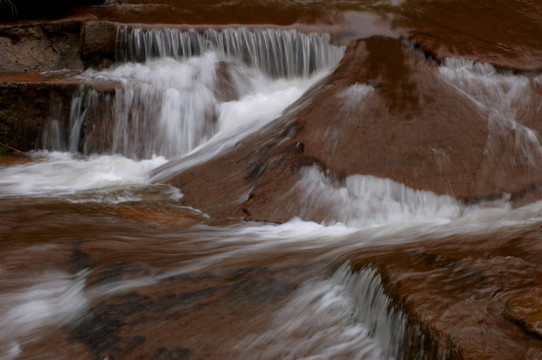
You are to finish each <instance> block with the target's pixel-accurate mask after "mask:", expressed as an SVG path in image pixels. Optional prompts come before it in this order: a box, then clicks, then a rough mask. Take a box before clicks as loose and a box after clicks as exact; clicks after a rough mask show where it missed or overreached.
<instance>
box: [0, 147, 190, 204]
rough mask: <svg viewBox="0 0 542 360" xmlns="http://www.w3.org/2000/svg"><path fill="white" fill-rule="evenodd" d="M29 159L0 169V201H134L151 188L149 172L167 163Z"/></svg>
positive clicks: (66, 156) (54, 155) (49, 155)
mask: <svg viewBox="0 0 542 360" xmlns="http://www.w3.org/2000/svg"><path fill="white" fill-rule="evenodd" d="M32 157H33V158H34V160H35V162H30V163H27V164H21V165H16V166H10V167H4V168H1V167H0V198H2V197H3V198H6V197H16V196H28V197H61V198H64V199H66V200H72V201H105V202H122V201H130V200H137V199H138V197H137V195H135V193H136V192H137V191H140V190H143V189H145V187H147V186H149V185H150V181H149V172H150V171H152V170H153V169H155V168H157V167H159V166H161V165H163V164H165V163H166V162H167V161H166V160H165V159H164V158H163V157H155V158H153V159H149V160H141V161H135V160H131V159H127V158H125V157H123V156H120V155H102V156H90V157H78V156H76V155H73V154H71V153H60V152H37V153H34V154H32ZM169 191H170V192H171V196H172V197H174V198H179V197H180V193H179V192H178V191H177V190H174V189H171V190H169Z"/></svg>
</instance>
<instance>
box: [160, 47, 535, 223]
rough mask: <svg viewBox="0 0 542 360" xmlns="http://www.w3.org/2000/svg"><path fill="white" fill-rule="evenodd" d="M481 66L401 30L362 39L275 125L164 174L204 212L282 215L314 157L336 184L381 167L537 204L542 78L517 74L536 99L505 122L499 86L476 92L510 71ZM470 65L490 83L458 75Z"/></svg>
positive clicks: (481, 196) (386, 174)
mask: <svg viewBox="0 0 542 360" xmlns="http://www.w3.org/2000/svg"><path fill="white" fill-rule="evenodd" d="M473 69H474V68H473ZM473 69H471V70H465V69H463V68H461V67H457V66H456V67H454V66H452V65H450V66H448V67H439V66H438V65H437V64H436V63H435V62H433V61H432V60H431V59H430V58H429V59H428V58H426V57H425V56H424V54H423V53H421V52H418V51H416V50H415V49H414V48H413V47H412V46H411V45H409V44H407V43H402V42H401V41H399V40H396V39H390V38H383V37H373V38H368V39H364V40H360V41H357V42H355V43H354V44H352V45H351V46H349V47H348V49H347V52H346V55H345V57H344V58H343V60H342V62H341V63H340V65H339V66H338V68H337V69H336V70H335V71H334V72H333V74H331V75H330V76H329V77H328V78H327V79H325V80H323V81H322V82H321V83H320V84H318V85H316V86H315V87H313V89H312V90H309V91H308V92H307V93H306V94H305V95H304V96H303V97H302V98H301V99H300V100H299V101H298V102H297V103H296V104H294V105H292V106H291V107H290V108H289V109H287V110H286V111H285V113H284V114H283V116H282V117H281V118H280V119H278V120H276V121H275V122H274V123H272V124H271V125H269V126H268V127H267V129H265V130H264V131H262V132H260V133H259V134H257V135H254V136H252V137H251V138H250V139H247V140H246V141H243V143H241V144H238V146H237V147H235V148H234V149H232V150H231V151H229V152H227V153H225V154H224V155H223V156H219V157H217V158H215V159H212V160H210V161H208V162H206V163H204V164H202V165H199V166H196V167H193V168H190V169H188V170H183V171H182V172H180V173H177V174H175V172H174V171H171V170H172V169H174V168H175V166H176V164H175V163H173V164H170V165H167V166H166V168H164V169H162V170H159V171H158V173H157V176H156V179H157V180H158V181H166V182H168V183H169V184H172V185H175V186H178V187H180V188H181V191H183V193H185V194H186V197H185V201H186V202H188V203H190V204H192V205H193V206H195V207H197V208H200V209H202V210H203V211H205V212H210V213H211V214H214V215H222V216H232V217H233V218H239V217H241V218H247V219H257V220H266V221H277V222H282V221H285V220H288V219H290V218H291V217H293V216H296V215H298V214H299V213H300V210H301V208H302V207H303V206H304V204H303V202H301V203H300V202H299V201H298V200H299V197H298V196H296V194H295V192H292V189H293V187H294V185H295V184H296V182H297V181H298V180H299V178H300V172H299V171H300V169H302V168H304V167H306V166H317V167H318V168H319V169H320V170H321V171H322V172H324V173H326V174H327V175H328V176H329V177H330V178H331V179H334V180H335V181H337V182H339V183H340V182H341V181H342V180H343V179H345V178H346V177H348V176H349V175H354V174H363V175H374V176H378V177H382V178H390V179H392V180H395V181H397V182H400V183H403V184H405V185H407V186H409V187H411V188H415V189H423V190H429V191H433V192H435V193H438V194H449V195H452V196H454V197H456V198H459V199H461V200H464V201H467V202H476V201H481V200H488V199H494V198H498V197H501V196H504V195H505V194H508V195H509V196H511V197H512V198H513V199H514V200H517V201H531V200H532V199H535V198H537V197H538V196H539V195H540V181H541V176H540V174H539V172H538V171H537V168H538V166H540V164H541V163H542V157H541V153H540V151H539V148H538V147H537V146H538V145H537V144H538V140H537V136H538V135H537V134H538V132H539V131H540V130H542V129H540V124H539V123H537V122H536V121H535V119H536V118H537V116H538V115H539V109H538V107H537V105H536V104H537V100H536V99H539V97H540V89H539V88H540V86H539V84H538V83H537V82H536V81H532V80H531V79H528V78H525V79H523V78H522V79H520V80H521V81H520V82H521V83H522V84H523V85H521V86H525V88H526V89H527V90H526V91H527V93H528V94H530V96H532V98H529V99H527V100H526V101H527V102H526V103H522V106H527V107H526V108H523V110H522V111H524V112H523V113H522V115H521V116H517V118H516V119H514V121H510V122H507V121H505V120H504V119H500V118H497V119H496V118H495V115H494V114H493V112H492V111H490V110H492V109H493V107H492V106H493V105H495V104H492V103H491V101H492V99H493V97H492V96H493V95H495V94H489V95H487V94H486V95H487V96H485V97H483V96H482V98H481V100H477V99H476V98H474V97H473V96H475V95H476V94H475V95H472V96H471V95H469V91H471V90H472V91H473V92H476V91H481V92H482V93H483V94H485V93H484V91H489V90H487V89H486V88H485V86H486V85H487V84H484V83H483V81H485V80H484V79H485V78H484V76H488V77H489V79H493V78H492V77H495V78H496V80H495V79H493V80H495V81H497V82H498V81H503V82H505V83H506V82H507V81H509V80H510V81H512V82H514V81H515V79H514V78H511V79H509V78H508V77H513V75H511V74H509V75H499V74H498V72H493V73H491V72H489V73H488V74H485V73H481V74H478V75H476V71H475V70H473ZM490 69H492V68H490ZM462 71H467V72H468V71H470V72H468V74H467V75H464V74H463V72H462ZM469 74H471V75H472V76H473V77H474V78H475V80H476V79H477V80H480V79H479V78H481V80H480V81H482V83H480V84H478V83H476V81H473V83H472V84H471V83H468V79H463V78H462V77H461V76H467V77H468V76H470V75H469ZM476 76H478V77H479V78H477V77H476ZM501 85H502V84H501ZM505 85H506V84H505ZM462 86H464V88H462ZM476 86H479V88H477V87H476ZM499 86H500V85H499ZM503 86H504V85H503ZM472 87H474V90H473V89H472ZM490 95H491V96H490ZM498 95H499V94H497V95H496V96H497V97H498ZM505 95H507V94H505ZM520 95H522V96H523V94H522V93H520ZM476 96H478V95H476ZM480 96H481V95H480ZM521 99H524V98H523V97H521ZM481 101H486V102H487V104H482V105H483V106H482V105H480V104H481ZM497 105H498V104H497ZM497 105H495V106H497ZM510 106H515V105H514V104H511V105H510ZM497 111H499V109H497ZM501 120H502V121H501ZM530 136H531V138H530ZM522 141H524V143H522ZM217 199H221V201H217ZM312 220H321V217H320V216H319V215H314V218H312Z"/></svg>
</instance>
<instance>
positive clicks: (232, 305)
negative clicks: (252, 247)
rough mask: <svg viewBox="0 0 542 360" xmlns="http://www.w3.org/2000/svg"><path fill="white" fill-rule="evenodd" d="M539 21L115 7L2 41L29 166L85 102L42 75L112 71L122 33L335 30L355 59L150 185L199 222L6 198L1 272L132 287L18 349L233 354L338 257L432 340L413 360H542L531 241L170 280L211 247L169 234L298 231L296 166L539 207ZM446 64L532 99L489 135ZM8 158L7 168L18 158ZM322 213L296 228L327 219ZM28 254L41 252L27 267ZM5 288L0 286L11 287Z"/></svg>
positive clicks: (499, 238) (360, 8)
mask: <svg viewBox="0 0 542 360" xmlns="http://www.w3.org/2000/svg"><path fill="white" fill-rule="evenodd" d="M367 12H370V13H371V14H372V15H370V16H369V15H367V14H366V13H367ZM375 14H376V15H375ZM541 19H542V9H541V8H540V5H538V4H536V3H535V2H532V1H513V2H509V1H504V0H503V1H477V2H472V1H471V2H467V1H459V0H455V1H436V2H435V1H425V2H421V3H420V2H414V1H404V2H401V1H398V2H397V1H390V2H382V1H379V2H366V3H364V4H359V2H356V1H350V2H348V1H347V2H341V4H340V5H336V6H335V5H330V4H329V2H319V1H311V2H295V3H291V4H290V3H288V4H284V3H278V2H275V1H266V2H254V3H248V2H244V1H239V2H236V1H233V2H227V3H220V2H214V1H203V2H202V1H199V2H193V1H169V2H166V1H164V2H155V1H140V2H137V1H116V2H114V4H112V6H109V7H96V8H88V9H81V10H78V11H77V13H76V14H74V17H73V18H70V19H65V20H52V21H45V22H43V21H39V22H35V23H19V24H15V23H10V24H5V25H1V26H0V59H2V61H0V126H2V128H0V130H2V131H6V130H5V129H7V132H8V133H9V134H10V137H9V144H10V146H11V147H13V148H15V149H18V150H22V151H27V150H31V149H34V148H36V144H38V143H40V142H41V141H42V135H43V128H44V124H45V123H46V122H47V121H48V120H49V119H50V118H51V117H58V116H59V114H62V116H63V119H64V120H63V121H64V122H68V121H69V118H68V117H67V116H66V114H69V112H70V109H69V107H70V103H71V99H72V95H73V94H74V92H75V91H77V90H78V89H80V86H81V82H80V81H79V80H74V78H73V75H74V73H69V74H65V73H62V72H60V73H51V72H49V73H44V72H43V71H57V70H65V69H68V70H70V71H75V72H79V71H82V70H84V69H85V68H88V67H95V68H103V67H109V66H111V65H112V64H113V63H114V61H115V59H116V55H115V48H116V45H117V38H116V24H117V22H118V23H148V24H151V23H167V24H177V25H178V24H183V26H185V25H188V26H192V25H193V26H201V28H206V27H214V26H215V25H217V26H229V25H230V24H242V25H250V26H267V24H271V25H272V26H285V27H287V28H296V29H301V30H305V31H329V32H331V33H332V34H333V37H334V41H336V42H342V43H347V44H348V48H347V51H346V55H345V57H344V59H343V60H342V62H341V64H340V65H339V66H338V67H337V69H336V70H335V71H334V72H333V73H332V74H331V75H330V76H328V77H327V78H325V79H323V80H322V81H321V82H320V83H319V84H318V85H317V86H315V87H313V88H312V89H311V90H309V92H308V93H307V94H305V95H304V96H303V97H302V98H301V99H300V100H299V101H298V102H297V103H296V104H294V105H292V106H291V107H290V108H289V109H287V110H286V111H285V113H284V115H283V116H282V117H281V118H280V119H278V120H277V121H275V122H274V123H272V124H271V125H269V126H268V127H266V128H265V129H264V130H263V131H262V132H261V133H258V134H256V135H253V136H251V137H250V139H246V140H245V141H243V142H242V143H240V144H238V146H236V147H235V148H234V149H231V150H229V151H228V152H226V153H224V154H223V155H222V156H219V157H216V158H214V159H212V160H210V161H208V162H207V163H205V164H203V165H200V166H196V167H193V168H190V169H188V170H185V171H184V172H182V173H179V174H175V176H173V177H171V176H168V177H166V178H159V180H160V181H166V182H167V183H169V184H172V185H174V186H177V187H179V188H180V189H182V191H183V193H184V194H185V196H184V198H183V199H182V204H184V205H188V206H192V207H194V208H197V209H200V210H201V211H203V212H204V213H205V214H208V215H209V217H208V218H207V217H205V216H202V214H201V213H196V212H194V211H191V210H189V209H187V208H179V207H177V206H176V205H175V204H173V205H172V204H162V203H160V202H159V201H156V202H153V199H152V194H151V195H149V198H148V199H147V201H148V202H146V203H144V204H143V205H140V204H138V205H134V204H129V205H114V206H113V205H111V206H110V205H107V206H105V205H104V206H102V205H94V204H90V205H88V204H87V205H85V206H83V207H81V206H78V205H75V204H66V203H64V202H63V203H55V202H54V201H53V202H50V203H48V201H43V202H41V203H40V201H29V202H27V203H18V201H17V200H5V199H4V200H0V215H1V217H2V219H1V221H0V235H1V236H0V247H1V248H2V250H3V251H2V253H3V254H4V255H3V256H1V258H2V261H1V264H2V271H3V272H2V274H3V275H5V274H8V275H9V274H11V272H9V271H12V270H13V269H18V268H20V269H24V271H26V272H28V273H29V274H30V273H31V272H32V271H38V270H40V271H43V270H51V269H58V268H62V269H68V270H67V271H68V272H69V275H70V276H75V275H76V274H78V273H79V272H81V271H85V269H87V270H90V275H88V278H87V279H86V282H85V291H87V292H88V293H89V294H96V293H98V292H101V293H100V294H103V293H107V290H108V289H109V288H108V285H111V284H117V283H118V282H127V283H129V282H130V281H135V282H137V281H141V280H142V281H143V283H142V284H139V285H138V286H137V287H134V288H133V289H127V290H125V291H122V292H120V293H113V294H108V295H107V296H105V295H103V296H101V295H96V296H95V297H92V298H91V299H90V300H89V304H88V306H87V308H86V310H85V311H84V312H83V313H84V316H82V317H81V318H80V319H79V321H78V322H77V323H76V324H70V325H69V326H68V325H62V326H52V325H51V326H49V327H46V328H45V329H41V330H42V331H44V332H45V331H48V332H47V333H48V335H47V336H43V337H40V338H39V339H37V340H36V339H35V340H32V339H23V341H21V342H20V346H21V349H22V351H23V354H24V358H26V359H42V358H44V357H45V358H62V356H64V358H80V359H96V358H99V359H103V358H107V357H109V358H110V359H133V358H137V357H143V358H150V359H203V358H214V359H223V358H225V356H229V357H231V358H239V357H240V356H241V355H242V351H241V350H240V349H239V343H241V341H242V340H243V339H245V338H246V337H247V336H250V335H251V334H253V333H259V332H261V331H263V330H262V329H263V328H264V327H265V326H263V325H262V324H267V323H268V322H269V321H270V317H271V316H272V315H273V312H274V311H276V310H277V309H279V308H280V307H281V306H282V305H283V304H284V303H285V301H286V300H287V299H288V297H289V296H290V295H291V294H292V293H294V292H295V290H296V289H298V288H299V286H301V284H302V283H303V282H304V281H305V280H306V279H307V278H309V277H311V276H314V274H318V275H321V276H324V275H327V274H328V273H329V272H331V270H330V269H329V264H332V263H343V262H344V261H350V262H351V263H352V264H353V267H354V268H355V269H356V270H359V269H362V268H365V267H372V268H376V269H377V271H378V273H379V274H380V275H381V276H382V278H383V283H384V288H385V291H386V293H387V294H388V295H389V296H390V297H391V299H392V301H393V303H394V305H395V306H397V307H398V308H400V309H401V310H402V311H403V312H404V313H405V314H406V315H407V317H408V318H409V321H410V323H411V324H412V325H413V326H418V327H419V329H420V331H421V333H422V334H424V336H425V339H429V340H426V342H425V343H424V342H423V341H420V342H421V343H422V345H421V346H422V348H424V349H425V354H426V355H425V358H428V359H431V358H449V359H499V358H502V359H538V358H542V342H541V340H540V338H541V337H542V330H541V327H542V325H541V324H542V323H541V321H542V315H541V314H542V313H541V311H542V310H541V309H540V306H539V303H540V297H541V291H542V290H541V289H540V281H541V279H542V277H541V276H542V274H541V273H540V267H541V266H542V264H541V263H540V259H542V257H541V255H542V254H541V253H540V250H541V249H540V236H541V230H540V229H539V228H538V227H536V226H533V227H530V228H528V229H527V230H525V231H522V232H519V233H517V232H515V233H507V232H506V230H503V231H502V232H501V233H495V234H491V235H480V236H467V235H465V236H464V237H459V238H458V237H454V238H450V239H444V240H442V239H440V240H439V241H437V242H431V241H424V242H421V243H416V244H410V245H405V246H387V247H373V248H369V249H363V250H362V251H355V252H349V251H345V253H342V254H340V256H337V257H333V256H329V257H327V258H326V255H325V254H322V253H324V252H325V251H323V250H320V251H315V253H311V252H310V251H309V252H308V253H305V254H303V255H299V254H298V253H294V254H290V253H288V252H285V253H282V254H278V255H274V256H273V255H272V256H270V257H269V258H266V257H265V256H263V255H261V254H260V255H259V257H256V258H254V259H234V260H231V261H230V260H228V261H226V262H225V264H222V263H221V264H220V266H216V267H214V268H212V269H211V270H209V269H206V270H201V269H194V270H190V271H186V272H182V273H179V274H171V273H167V270H168V269H170V268H175V269H177V265H178V264H183V265H184V264H185V262H188V263H190V261H193V260H195V259H200V258H203V257H204V254H206V253H207V252H208V251H209V248H207V247H206V245H205V244H197V245H194V244H193V243H191V242H190V241H185V242H183V241H179V243H180V244H179V243H177V241H178V240H179V239H180V238H182V236H181V235H179V239H178V238H177V237H176V236H177V235H178V233H177V232H179V231H182V230H185V229H187V228H189V227H191V226H194V225H197V224H202V223H205V224H213V225H217V224H220V225H224V224H231V223H236V222H238V221H262V222H274V223H282V222H285V221H288V220H289V219H291V218H292V217H293V216H296V215H298V214H299V213H300V211H301V210H303V208H304V207H306V206H307V204H306V203H303V202H302V201H301V200H302V195H300V194H299V192H297V190H296V188H295V186H296V184H297V183H298V181H299V180H300V178H301V176H302V170H303V169H305V168H307V167H314V168H317V169H318V170H319V171H321V172H322V173H324V174H326V175H327V176H328V177H329V179H331V182H333V184H335V185H336V186H340V185H342V184H344V181H345V179H346V178H347V177H348V176H351V175H354V174H370V175H374V176H378V177H385V178H390V179H393V180H395V181H397V182H400V183H403V184H406V185H408V186H409V187H412V188H414V189H422V190H430V191H433V192H436V193H438V194H449V195H452V196H454V197H457V198H459V199H460V200H462V201H464V202H466V203H478V202H480V201H486V200H494V199H498V198H501V197H503V196H509V197H510V198H511V199H512V200H513V201H515V203H516V204H523V203H530V202H532V201H534V200H535V199H538V198H540V195H541V191H542V190H541V187H540V183H541V180H542V179H541V175H540V172H539V169H540V165H541V164H540V162H541V161H542V158H541V155H540V154H537V153H536V152H532V154H530V155H532V156H531V158H530V159H531V160H532V162H529V161H527V162H516V161H515V159H518V158H520V159H521V158H522V157H524V156H525V151H527V152H529V151H531V150H532V148H527V150H526V149H525V148H522V147H518V146H516V145H517V144H518V142H516V139H518V138H519V139H520V140H521V141H519V143H521V144H524V143H525V142H526V141H525V138H521V136H519V135H518V134H519V133H517V132H515V131H517V130H516V129H517V128H520V127H521V126H524V127H526V128H528V129H529V130H530V131H533V132H534V133H535V134H540V132H541V131H542V129H541V126H542V125H541V124H540V121H539V119H540V116H541V115H542V114H541V111H540V107H539V106H538V104H539V103H540V97H541V96H542V89H541V87H540V82H537V81H536V80H535V79H536V78H537V77H538V76H539V75H540V74H539V71H540V70H541V69H542V60H541V59H542V53H541V52H540V49H542V40H541V38H540V36H539V34H540V30H542V29H541V26H542V25H541V24H542V21H540V20H541ZM360 20H367V22H362V21H360ZM369 20H370V21H369ZM209 24H210V25H209ZM153 26H157V25H153ZM236 26H237V25H236ZM367 35H371V37H368V38H367ZM382 35H384V36H382ZM448 57H463V58H467V59H472V60H474V61H481V62H486V63H490V64H493V65H494V66H496V73H497V74H498V75H499V76H508V77H512V78H513V77H515V76H522V79H523V80H525V81H526V82H528V83H529V85H527V86H526V88H528V97H529V99H530V100H529V102H528V103H527V105H526V106H524V107H523V108H522V111H523V112H522V113H521V114H519V116H517V122H516V123H514V124H512V125H513V126H508V127H506V128H504V129H501V128H498V129H497V130H498V131H496V130H495V128H492V127H491V126H490V123H489V122H488V120H487V113H486V112H484V111H483V110H480V106H479V104H477V102H476V101H469V100H468V99H467V98H469V96H470V95H471V94H469V93H468V92H467V93H465V91H464V89H458V83H459V82H456V83H454V82H453V81H451V80H450V79H449V78H446V77H444V76H443V75H442V73H441V72H439V71H440V70H439V69H440V68H441V67H442V66H446V60H445V59H446V58H448ZM221 66H222V65H221ZM219 76H220V77H221V79H222V78H224V79H226V78H227V77H228V76H227V71H226V70H225V69H224V68H221V69H219ZM523 80H522V81H523ZM495 86H496V87H499V86H501V87H504V88H506V86H507V85H506V84H505V85H502V83H500V85H499V84H497V85H495ZM221 87H222V88H223V89H225V91H224V92H222V93H221V94H220V95H221V96H223V97H224V100H228V99H234V98H236V97H237V96H238V94H235V93H234V91H233V90H232V89H231V88H230V87H229V86H228V80H227V79H226V80H225V81H223V83H221ZM115 88H116V85H115V84H110V83H105V84H102V87H101V88H99V89H98V91H99V92H100V93H101V94H104V98H105V97H106V96H110V99H111V96H113V95H112V94H113V93H114V91H115ZM505 95H506V94H505ZM29 99H31V101H29ZM478 103H479V101H478ZM109 105H110V104H109ZM103 107H104V108H100V109H94V110H93V111H92V112H90V113H89V114H88V117H87V120H86V121H85V125H84V127H83V130H82V131H83V134H84V135H83V136H84V137H85V138H87V139H88V140H89V143H91V144H94V145H93V146H94V147H91V148H90V149H89V151H90V152H100V151H101V149H103V148H106V147H108V146H109V145H110V141H111V140H110V139H108V138H107V136H104V134H106V133H107V132H108V130H109V129H110V126H111V125H110V124H107V123H104V118H103V114H104V113H105V110H104V109H105V108H106V107H107V106H106V105H103ZM487 107H488V106H486V108H487ZM489 107H490V106H489ZM105 120H106V119H105ZM509 125H510V124H509ZM520 135H521V134H520ZM503 154H508V155H507V156H503ZM0 161H1V162H0V166H14V165H17V164H20V163H21V162H24V161H27V160H22V161H21V160H19V159H16V160H12V158H2V159H1V160H0ZM168 166H169V167H171V166H174V164H169V165H167V166H166V167H168ZM163 170H164V169H161V170H159V171H157V172H156V174H160V171H163ZM324 211H325V209H324V210H322V211H321V212H318V211H315V212H313V213H311V215H310V216H309V217H308V219H307V220H314V221H322V220H325V214H324ZM96 224H100V225H99V226H97V225H96ZM111 234H115V235H114V236H112V235H111ZM121 234H122V235H121ZM171 234H174V235H171ZM175 234H177V235H175ZM129 235H130V236H133V237H134V238H135V239H136V240H137V241H131V240H133V239H131V238H130V236H129ZM157 238H158V240H156V239H157ZM130 239H131V240H130ZM185 240H186V239H185ZM32 246H36V247H37V248H40V246H41V247H42V248H40V249H42V251H41V252H37V251H33V252H31V254H32V256H29V255H28V254H27V253H24V251H26V250H25V249H26V247H32ZM23 250H24V251H23ZM322 258H325V259H326V260H325V261H323V262H321V259H322ZM260 260H261V261H260ZM190 264H191V263H190ZM6 269H7V270H6ZM10 269H11V270H10ZM24 271H23V273H24ZM23 275H24V274H23ZM5 279H8V278H7V277H6V278H5ZM147 281H148V282H147ZM11 286H14V285H13V284H12V283H9V282H4V283H2V287H4V288H5V289H6V290H9V289H12V288H11ZM41 330H40V331H41ZM0 345H1V346H7V345H5V344H4V343H3V342H2V343H1V344H0ZM2 349H3V348H2ZM59 349H61V353H62V354H59ZM417 350H419V348H417ZM406 357H407V358H413V359H417V358H420V353H419V352H417V353H416V352H413V353H410V354H407V356H406Z"/></svg>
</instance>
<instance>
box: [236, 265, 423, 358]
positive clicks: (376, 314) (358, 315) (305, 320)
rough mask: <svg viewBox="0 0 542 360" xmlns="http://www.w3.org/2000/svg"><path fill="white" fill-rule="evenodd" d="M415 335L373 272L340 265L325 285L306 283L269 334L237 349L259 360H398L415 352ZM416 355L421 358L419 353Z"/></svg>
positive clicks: (258, 336)
mask: <svg viewBox="0 0 542 360" xmlns="http://www.w3.org/2000/svg"><path fill="white" fill-rule="evenodd" d="M417 330H418V329H417V327H416V326H415V325H409V323H408V321H407V318H406V316H405V315H404V314H403V312H402V311H401V310H399V309H398V308H396V307H395V306H394V305H393V304H392V303H391V300H390V298H389V297H388V296H387V295H386V294H385V292H384V288H383V286H382V280H381V278H380V275H378V273H377V272H376V271H375V270H373V269H371V268H363V269H361V270H359V271H357V272H354V271H352V270H351V268H350V265H349V264H344V265H342V266H341V267H340V268H339V269H337V270H336V271H335V273H334V274H333V276H332V277H331V278H329V279H326V280H320V281H308V282H307V283H305V285H303V286H302V287H301V288H300V289H299V290H298V291H296V292H295V293H294V294H293V296H292V297H291V298H290V300H289V301H288V303H287V304H286V305H285V306H284V307H283V309H281V310H280V311H279V312H278V313H277V314H275V317H274V319H273V321H272V323H271V324H270V328H269V329H268V330H267V331H265V332H264V333H262V334H257V335H252V336H249V337H248V338H247V339H244V340H243V341H242V342H241V343H240V344H239V345H238V346H239V347H240V348H243V349H244V350H245V351H246V352H247V353H249V354H255V353H257V354H259V358H261V359H278V358H280V359H285V358H286V359H299V358H303V359H313V358H318V359H320V358H325V359H334V358H345V359H390V360H391V359H397V360H400V359H404V358H407V357H408V356H407V353H408V352H409V351H410V350H411V348H412V347H419V345H420V343H419V342H417V341H414V340H415V337H413V336H412V335H413V334H415V333H417ZM416 350H421V349H416ZM418 354H419V356H418V357H416V358H418V359H422V358H424V357H423V350H421V351H420V352H419V353H418Z"/></svg>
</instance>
